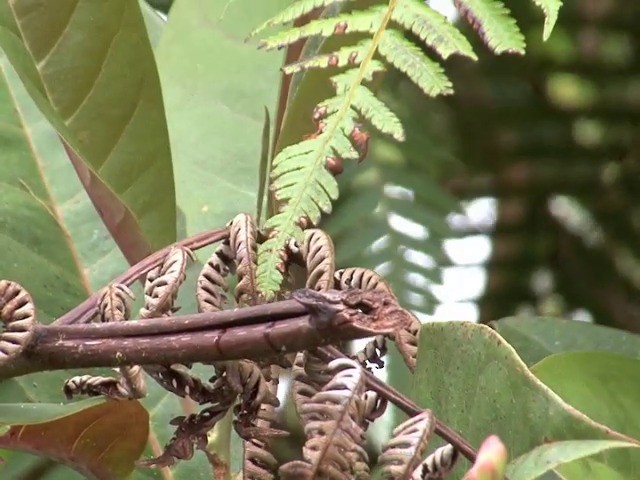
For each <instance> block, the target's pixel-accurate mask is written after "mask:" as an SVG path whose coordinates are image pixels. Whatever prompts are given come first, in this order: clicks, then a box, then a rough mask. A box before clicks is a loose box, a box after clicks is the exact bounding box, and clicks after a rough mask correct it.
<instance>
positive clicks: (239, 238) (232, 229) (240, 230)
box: [229, 214, 258, 306]
mask: <svg viewBox="0 0 640 480" xmlns="http://www.w3.org/2000/svg"><path fill="white" fill-rule="evenodd" d="M257 238H258V228H257V226H256V223H255V221H254V220H253V218H252V217H251V216H250V215H247V214H240V215H236V216H235V217H234V219H233V220H232V221H231V223H230V225H229V241H230V246H231V251H232V252H233V254H234V256H235V265H236V274H237V276H238V284H237V285H236V288H235V292H234V293H235V297H236V303H237V304H238V305H240V306H241V305H255V304H257V303H258V288H257V283H256V265H257V262H258V258H257V249H258V243H257Z"/></svg>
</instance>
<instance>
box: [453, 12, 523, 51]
mask: <svg viewBox="0 0 640 480" xmlns="http://www.w3.org/2000/svg"><path fill="white" fill-rule="evenodd" d="M453 4H454V5H455V6H456V8H457V9H458V11H459V12H460V14H461V15H462V16H463V17H465V18H466V19H467V21H468V22H469V23H470V24H471V26H472V27H473V28H474V29H475V30H476V31H477V32H478V35H480V37H482V40H483V41H484V42H485V43H486V44H487V45H488V46H489V48H491V50H493V51H494V52H495V53H498V54H500V53H505V52H506V53H519V54H523V53H524V47H525V43H524V36H523V35H522V32H520V29H519V28H518V25H516V21H515V20H514V19H513V18H512V17H511V15H510V12H509V9H508V8H507V7H505V6H504V4H503V3H502V2H500V1H498V0H453Z"/></svg>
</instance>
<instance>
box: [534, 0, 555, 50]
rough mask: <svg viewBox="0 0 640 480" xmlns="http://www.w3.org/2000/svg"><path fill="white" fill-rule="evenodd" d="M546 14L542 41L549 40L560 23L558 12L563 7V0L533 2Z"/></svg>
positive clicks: (538, 0)
mask: <svg viewBox="0 0 640 480" xmlns="http://www.w3.org/2000/svg"><path fill="white" fill-rule="evenodd" d="M533 3H535V4H536V5H538V7H540V9H541V10H542V12H543V13H544V30H543V31H542V39H543V40H545V41H546V40H548V39H549V35H551V31H552V30H553V27H555V25H556V22H557V21H558V12H559V11H560V7H561V6H562V0H533Z"/></svg>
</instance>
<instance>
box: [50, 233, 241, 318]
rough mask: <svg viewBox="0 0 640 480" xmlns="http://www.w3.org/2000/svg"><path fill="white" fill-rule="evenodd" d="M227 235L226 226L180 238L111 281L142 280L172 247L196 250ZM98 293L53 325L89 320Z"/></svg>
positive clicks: (130, 282) (94, 307) (129, 281)
mask: <svg viewBox="0 0 640 480" xmlns="http://www.w3.org/2000/svg"><path fill="white" fill-rule="evenodd" d="M228 235H229V230H228V229H227V228H218V229H215V230H209V231H206V232H202V233H198V234H197V235H194V236H192V237H189V238H186V239H184V240H180V241H179V242H176V243H174V244H172V245H169V246H168V247H165V248H163V249H162V250H158V251H157V252H155V253H153V254H152V255H149V256H148V257H147V258H145V259H144V260H141V261H140V262H138V263H136V264H135V265H133V266H131V267H130V268H129V269H128V270H127V271H126V272H124V273H123V274H122V275H120V276H119V277H117V278H116V279H115V280H113V282H112V283H123V284H125V285H127V286H128V285H131V284H132V283H134V282H135V281H136V280H143V279H144V276H145V275H146V274H147V273H148V272H149V270H151V269H152V268H155V267H157V266H158V265H160V264H161V263H162V261H163V260H164V259H165V257H166V256H167V254H168V253H169V250H171V248H172V247H186V248H189V249H190V250H198V249H199V248H203V247H206V246H207V245H211V244H212V243H215V242H219V241H221V240H224V239H225V238H226V237H227V236H228ZM99 294H100V292H96V293H94V294H93V295H91V296H90V297H89V298H87V299H86V300H85V301H84V302H82V303H81V304H80V305H78V306H77V307H75V308H73V309H72V310H69V311H68V312H67V313H65V314H64V315H63V316H61V317H60V318H59V319H58V320H56V321H55V322H53V325H72V324H75V323H87V322H89V321H90V320H91V318H92V317H93V314H94V313H95V310H96V307H97V303H98V295H99Z"/></svg>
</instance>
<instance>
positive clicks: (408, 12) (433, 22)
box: [391, 0, 478, 60]
mask: <svg viewBox="0 0 640 480" xmlns="http://www.w3.org/2000/svg"><path fill="white" fill-rule="evenodd" d="M391 19H392V20H393V21H394V22H396V23H398V24H400V25H402V26H403V27H404V28H406V29H407V30H410V31H412V32H413V33H414V34H415V35H416V36H417V37H418V38H419V39H420V40H422V41H423V42H424V43H425V45H427V46H429V47H431V48H433V49H434V50H435V51H436V52H437V53H438V54H439V55H440V56H441V57H442V58H444V59H447V58H449V56H451V55H455V54H457V55H462V56H464V57H469V58H471V59H473V60H477V59H478V57H477V56H476V54H475V53H474V52H473V48H472V47H471V44H470V43H469V41H468V40H467V39H466V37H465V36H464V35H463V34H462V33H460V31H459V30H458V29H457V28H455V27H453V26H452V25H451V24H450V23H449V22H448V21H447V19H446V18H445V17H444V16H443V15H441V14H440V13H438V12H436V11H435V10H433V9H432V8H430V7H428V6H427V5H426V4H425V3H424V2H416V1H415V0H400V1H399V2H398V7H397V8H396V9H395V10H394V11H393V15H392V16H391Z"/></svg>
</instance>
